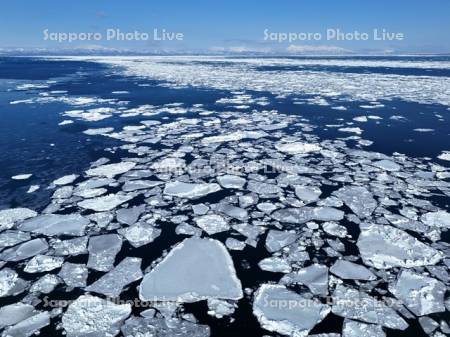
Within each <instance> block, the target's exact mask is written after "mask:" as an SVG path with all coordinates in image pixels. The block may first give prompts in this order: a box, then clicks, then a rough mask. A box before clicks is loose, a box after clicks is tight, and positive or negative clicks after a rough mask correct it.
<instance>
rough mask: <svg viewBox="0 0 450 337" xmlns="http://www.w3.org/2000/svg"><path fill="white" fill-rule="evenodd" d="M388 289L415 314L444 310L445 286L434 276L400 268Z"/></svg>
mask: <svg viewBox="0 0 450 337" xmlns="http://www.w3.org/2000/svg"><path fill="white" fill-rule="evenodd" d="M389 290H390V292H391V293H393V294H394V295H395V297H397V298H398V299H399V300H401V301H402V303H403V304H404V305H406V306H407V307H408V309H409V310H411V311H412V312H413V313H414V314H416V315H417V316H424V315H429V314H433V313H435V312H443V311H445V306H444V295H445V292H446V287H445V285H444V284H443V283H442V282H440V281H438V280H435V279H434V278H431V277H427V276H424V275H420V274H417V273H414V272H412V271H410V270H402V272H401V273H400V275H399V276H398V279H397V282H396V283H395V285H391V286H390V287H389Z"/></svg>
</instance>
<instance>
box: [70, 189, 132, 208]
mask: <svg viewBox="0 0 450 337" xmlns="http://www.w3.org/2000/svg"><path fill="white" fill-rule="evenodd" d="M133 198H134V195H133V194H124V193H121V192H119V193H116V194H108V195H105V196H101V197H96V198H92V199H86V200H83V201H80V202H79V203H78V206H80V207H81V208H85V209H90V210H93V211H96V212H106V211H110V210H112V209H114V208H116V207H117V206H119V205H121V204H123V203H125V202H127V201H130V200H131V199H133Z"/></svg>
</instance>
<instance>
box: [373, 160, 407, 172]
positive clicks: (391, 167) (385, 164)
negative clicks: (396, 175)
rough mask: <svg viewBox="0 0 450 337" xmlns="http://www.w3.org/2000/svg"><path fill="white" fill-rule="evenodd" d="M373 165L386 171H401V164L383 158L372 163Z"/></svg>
mask: <svg viewBox="0 0 450 337" xmlns="http://www.w3.org/2000/svg"><path fill="white" fill-rule="evenodd" d="M372 165H373V166H375V167H378V168H380V169H382V170H385V171H390V172H397V171H400V169H401V166H400V165H398V164H397V163H394V162H393V161H392V160H387V159H382V160H380V161H376V162H373V163H372Z"/></svg>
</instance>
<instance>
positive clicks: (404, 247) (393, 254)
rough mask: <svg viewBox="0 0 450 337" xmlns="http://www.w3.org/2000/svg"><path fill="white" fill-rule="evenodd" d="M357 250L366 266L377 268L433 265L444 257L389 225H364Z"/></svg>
mask: <svg viewBox="0 0 450 337" xmlns="http://www.w3.org/2000/svg"><path fill="white" fill-rule="evenodd" d="M360 227H361V234H360V235H359V238H358V242H357V245H358V248H359V251H360V252H361V257H362V259H363V261H364V263H365V264H366V265H369V266H372V267H375V268H377V269H389V268H393V267H404V268H412V267H419V266H428V265H434V264H436V263H438V262H439V261H440V260H442V258H443V255H442V253H441V252H439V251H437V250H436V249H434V248H432V247H430V246H427V245H426V244H424V243H422V242H420V241H419V240H417V239H416V238H414V237H413V236H411V235H410V234H408V233H406V232H404V231H402V230H401V229H398V228H395V227H392V226H388V225H377V224H370V225H361V226H360Z"/></svg>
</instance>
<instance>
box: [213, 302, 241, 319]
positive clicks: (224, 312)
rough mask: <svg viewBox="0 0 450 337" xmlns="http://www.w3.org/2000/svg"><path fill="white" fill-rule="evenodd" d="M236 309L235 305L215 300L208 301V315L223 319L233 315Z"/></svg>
mask: <svg viewBox="0 0 450 337" xmlns="http://www.w3.org/2000/svg"><path fill="white" fill-rule="evenodd" d="M235 309H236V308H235V304H233V303H230V302H227V301H224V300H218V299H215V298H210V299H208V315H211V316H214V317H217V318H222V317H224V316H230V315H232V314H233V313H234V310H235Z"/></svg>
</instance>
